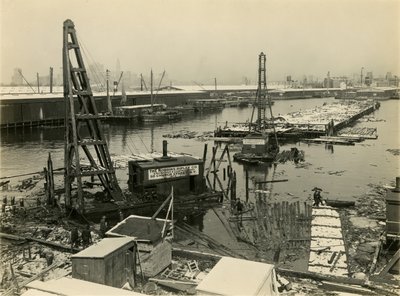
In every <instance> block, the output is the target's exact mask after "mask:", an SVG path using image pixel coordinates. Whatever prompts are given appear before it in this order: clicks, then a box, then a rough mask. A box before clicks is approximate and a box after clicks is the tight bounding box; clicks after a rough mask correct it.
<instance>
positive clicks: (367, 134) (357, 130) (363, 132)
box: [338, 127, 378, 140]
mask: <svg viewBox="0 0 400 296" xmlns="http://www.w3.org/2000/svg"><path fill="white" fill-rule="evenodd" d="M338 134H339V136H341V137H349V138H350V137H356V138H363V139H374V140H375V139H377V138H378V134H377V129H376V128H371V127H346V128H344V129H342V130H341V131H339V132H338Z"/></svg>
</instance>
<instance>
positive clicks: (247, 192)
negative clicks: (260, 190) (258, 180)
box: [245, 170, 249, 202]
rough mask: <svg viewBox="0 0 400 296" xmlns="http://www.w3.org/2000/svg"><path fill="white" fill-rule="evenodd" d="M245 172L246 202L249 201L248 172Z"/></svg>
mask: <svg viewBox="0 0 400 296" xmlns="http://www.w3.org/2000/svg"><path fill="white" fill-rule="evenodd" d="M245 172H246V202H248V201H249V171H248V170H245Z"/></svg>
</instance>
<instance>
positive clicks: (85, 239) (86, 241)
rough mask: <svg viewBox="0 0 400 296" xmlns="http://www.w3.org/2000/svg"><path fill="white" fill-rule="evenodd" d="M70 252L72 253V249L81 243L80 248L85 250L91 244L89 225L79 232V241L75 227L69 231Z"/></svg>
mask: <svg viewBox="0 0 400 296" xmlns="http://www.w3.org/2000/svg"><path fill="white" fill-rule="evenodd" d="M70 240H71V252H73V249H74V248H77V247H78V246H79V243H80V242H82V247H83V248H87V247H88V246H90V244H92V243H93V241H92V233H91V232H90V226H89V224H88V225H86V227H85V229H83V230H82V231H81V237H80V240H79V231H78V228H77V227H74V228H72V229H71V238H70Z"/></svg>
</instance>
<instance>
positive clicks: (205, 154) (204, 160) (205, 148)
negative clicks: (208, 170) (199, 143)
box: [203, 143, 207, 163]
mask: <svg viewBox="0 0 400 296" xmlns="http://www.w3.org/2000/svg"><path fill="white" fill-rule="evenodd" d="M206 159H207V143H205V144H204V150H203V162H204V163H205V162H206Z"/></svg>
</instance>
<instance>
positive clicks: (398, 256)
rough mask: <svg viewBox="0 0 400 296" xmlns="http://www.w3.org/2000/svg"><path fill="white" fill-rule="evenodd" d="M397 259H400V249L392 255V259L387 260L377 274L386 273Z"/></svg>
mask: <svg viewBox="0 0 400 296" xmlns="http://www.w3.org/2000/svg"><path fill="white" fill-rule="evenodd" d="M399 259H400V249H398V250H397V252H396V253H395V254H394V255H393V257H392V259H390V260H389V262H388V263H387V264H386V266H385V267H384V268H383V269H382V271H381V272H380V273H379V276H384V275H386V274H387V273H388V272H389V270H390V269H391V268H392V267H393V265H394V264H395V263H396V262H397V260H399Z"/></svg>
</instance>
